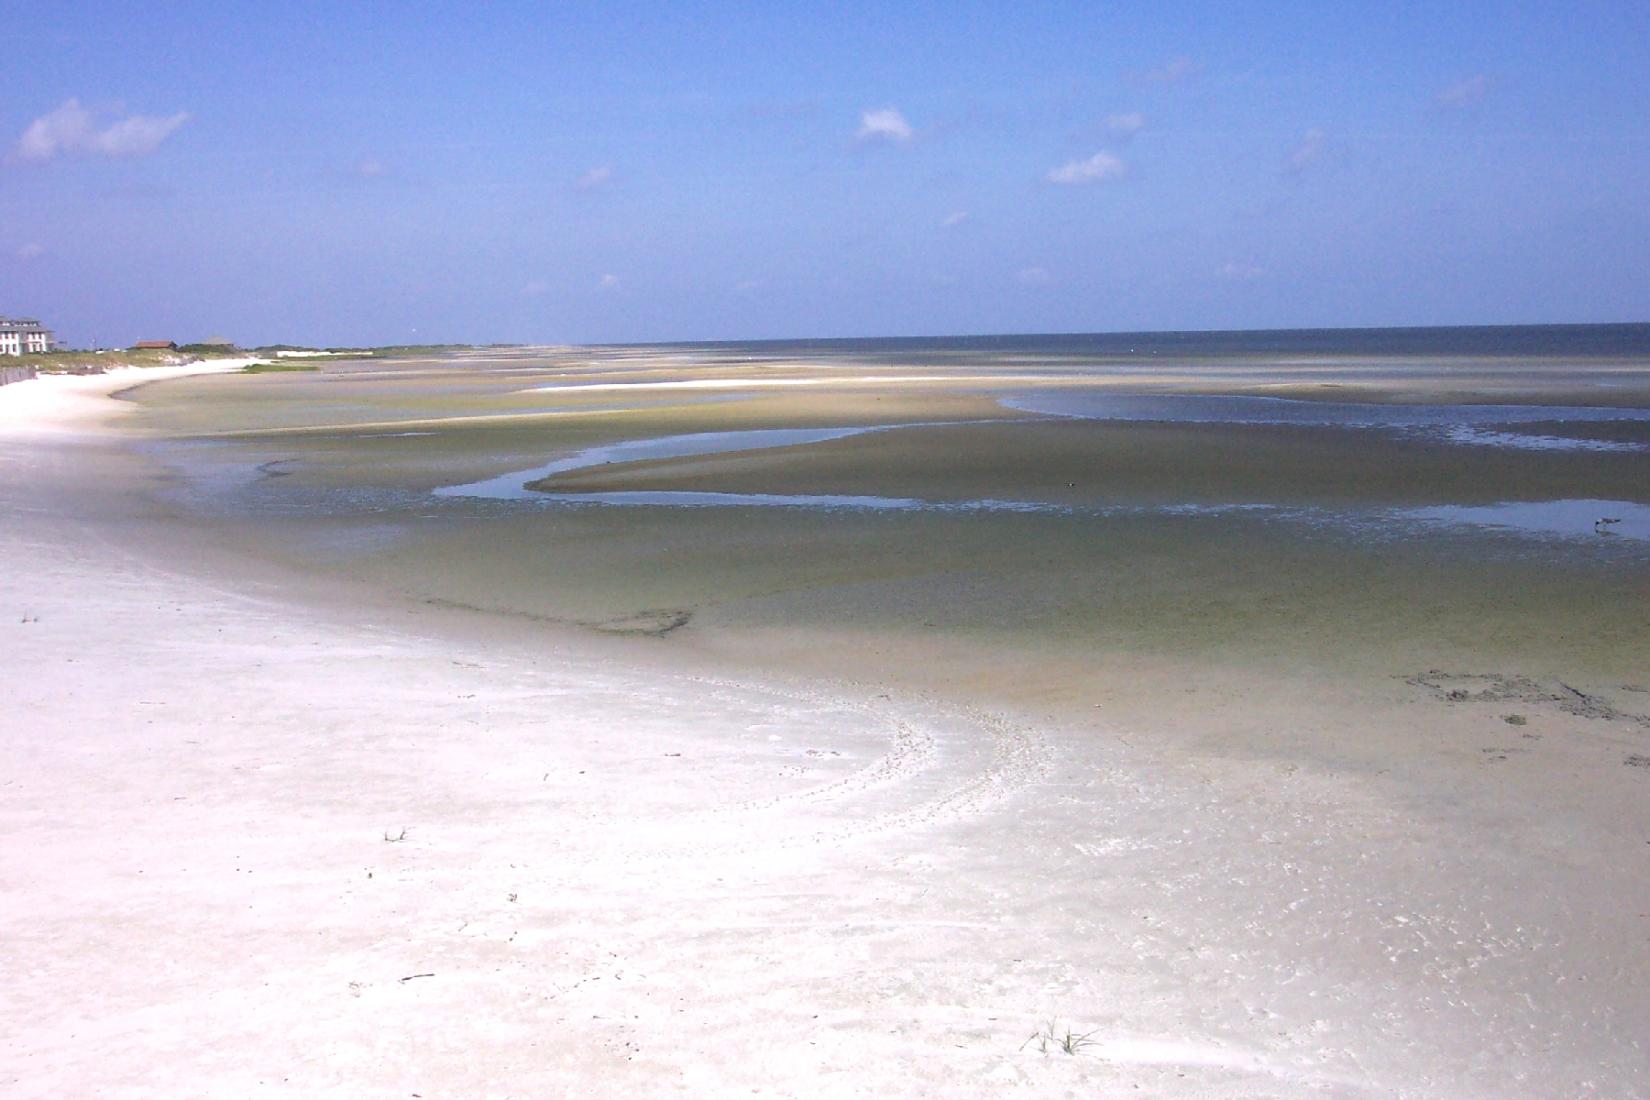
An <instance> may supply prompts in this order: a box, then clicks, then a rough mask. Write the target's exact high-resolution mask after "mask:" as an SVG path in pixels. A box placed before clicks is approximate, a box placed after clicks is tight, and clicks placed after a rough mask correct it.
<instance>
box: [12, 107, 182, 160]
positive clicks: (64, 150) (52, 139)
mask: <svg viewBox="0 0 1650 1100" xmlns="http://www.w3.org/2000/svg"><path fill="white" fill-rule="evenodd" d="M188 121H189V113H188V112H187V111H179V112H178V113H177V114H175V115H127V116H126V117H124V118H116V119H113V120H110V121H107V122H106V123H100V122H99V121H98V119H97V117H96V116H95V115H94V114H93V113H92V112H91V111H89V110H88V109H86V108H85V107H82V106H81V105H80V100H78V99H68V100H65V101H64V102H63V105H62V106H60V107H58V108H57V109H56V110H54V111H50V112H48V113H46V114H43V115H41V116H40V117H39V118H37V119H35V120H34V121H33V122H31V123H29V127H28V129H26V130H24V131H23V136H22V137H21V138H19V139H18V142H17V155H18V156H20V157H22V158H23V159H24V160H35V161H47V160H53V159H55V158H57V157H60V156H68V155H79V156H96V157H141V156H146V155H147V154H149V153H153V152H154V151H155V150H156V149H157V148H159V147H160V143H161V142H163V141H165V140H166V139H167V138H168V137H170V136H171V135H172V133H173V131H175V130H177V128H178V127H180V126H182V125H183V124H184V123H185V122H188Z"/></svg>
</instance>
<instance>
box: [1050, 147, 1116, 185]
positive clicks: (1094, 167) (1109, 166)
mask: <svg viewBox="0 0 1650 1100" xmlns="http://www.w3.org/2000/svg"><path fill="white" fill-rule="evenodd" d="M1128 171H1129V166H1128V165H1126V164H1124V163H1123V162H1122V161H1121V160H1118V159H1117V158H1116V157H1114V156H1112V155H1111V154H1110V153H1096V154H1094V155H1093V156H1092V157H1089V158H1088V159H1087V160H1074V161H1072V162H1070V163H1069V164H1062V165H1061V166H1060V167H1058V168H1055V169H1052V170H1050V172H1049V174H1048V176H1047V179H1048V182H1050V183H1062V184H1068V185H1069V184H1081V183H1104V182H1105V181H1106V180H1115V179H1121V178H1122V177H1123V176H1125V175H1127V174H1128Z"/></svg>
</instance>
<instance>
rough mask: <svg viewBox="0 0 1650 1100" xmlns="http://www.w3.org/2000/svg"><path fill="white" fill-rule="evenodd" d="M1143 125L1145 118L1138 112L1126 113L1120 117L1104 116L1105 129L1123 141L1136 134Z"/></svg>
mask: <svg viewBox="0 0 1650 1100" xmlns="http://www.w3.org/2000/svg"><path fill="white" fill-rule="evenodd" d="M1145 125H1146V116H1145V115H1143V114H1141V113H1140V112H1139V111H1127V112H1125V113H1123V114H1120V115H1107V116H1106V129H1107V130H1109V131H1111V133H1113V134H1115V135H1116V136H1117V137H1120V138H1123V139H1124V140H1127V139H1128V138H1132V137H1133V136H1134V135H1136V134H1138V133H1139V132H1140V131H1141V129H1142V128H1143V127H1144V126H1145Z"/></svg>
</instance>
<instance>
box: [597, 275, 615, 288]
mask: <svg viewBox="0 0 1650 1100" xmlns="http://www.w3.org/2000/svg"><path fill="white" fill-rule="evenodd" d="M618 287H619V277H618V276H617V275H603V276H602V277H601V278H600V279H597V280H596V289H598V290H617V289H618Z"/></svg>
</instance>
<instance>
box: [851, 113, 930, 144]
mask: <svg viewBox="0 0 1650 1100" xmlns="http://www.w3.org/2000/svg"><path fill="white" fill-rule="evenodd" d="M915 133H916V131H914V130H912V129H911V124H910V123H909V122H907V121H905V116H904V115H902V114H900V113H899V111H897V110H895V109H894V108H893V107H879V108H877V109H876V110H873V111H866V112H865V113H864V114H862V115H860V116H859V133H858V134H857V135H856V136H857V137H858V138H859V140H861V141H892V142H905V141H910V140H911V137H912V135H913V134H915Z"/></svg>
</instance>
